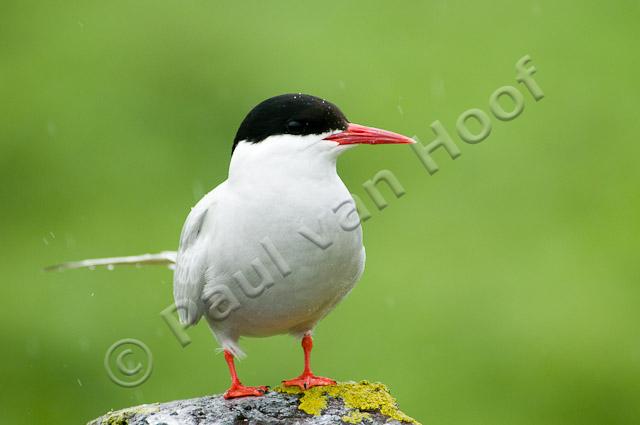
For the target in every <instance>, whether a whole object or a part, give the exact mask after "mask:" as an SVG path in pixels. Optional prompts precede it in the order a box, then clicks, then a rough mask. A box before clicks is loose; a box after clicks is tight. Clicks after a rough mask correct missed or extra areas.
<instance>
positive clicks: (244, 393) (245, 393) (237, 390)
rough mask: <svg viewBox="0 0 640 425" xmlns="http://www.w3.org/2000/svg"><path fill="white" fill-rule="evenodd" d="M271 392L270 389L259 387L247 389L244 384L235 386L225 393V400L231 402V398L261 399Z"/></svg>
mask: <svg viewBox="0 0 640 425" xmlns="http://www.w3.org/2000/svg"><path fill="white" fill-rule="evenodd" d="M268 390H269V387H265V386H258V387H247V386H244V385H242V384H233V385H231V387H229V389H228V390H227V392H225V393H224V398H225V399H227V400H229V399H230V398H238V397H250V396H254V397H260V396H263V395H264V393H266V392H267V391H268Z"/></svg>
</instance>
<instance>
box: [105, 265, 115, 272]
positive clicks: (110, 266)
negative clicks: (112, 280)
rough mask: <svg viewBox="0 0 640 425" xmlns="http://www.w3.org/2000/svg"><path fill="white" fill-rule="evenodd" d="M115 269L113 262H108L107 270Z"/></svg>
mask: <svg viewBox="0 0 640 425" xmlns="http://www.w3.org/2000/svg"><path fill="white" fill-rule="evenodd" d="M113 269H115V266H114V265H113V264H107V270H109V271H111V270H113Z"/></svg>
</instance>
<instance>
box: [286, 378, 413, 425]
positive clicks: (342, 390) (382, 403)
mask: <svg viewBox="0 0 640 425" xmlns="http://www.w3.org/2000/svg"><path fill="white" fill-rule="evenodd" d="M275 391H278V392H282V393H287V394H302V397H301V398H300V404H299V406H298V408H299V409H300V410H303V411H304V412H306V413H309V414H310V415H315V416H318V415H320V414H321V413H322V411H323V410H324V409H325V408H326V407H327V397H333V398H337V399H341V400H342V401H343V402H344V405H345V406H346V407H347V408H349V409H353V414H350V415H348V417H349V420H350V421H351V422H348V421H346V420H345V421H344V422H348V423H361V422H362V421H363V420H364V419H366V418H365V417H364V415H358V414H357V413H358V412H359V413H367V412H368V411H377V412H380V413H381V414H382V415H384V416H386V417H388V418H390V419H395V420H397V421H400V422H406V423H413V424H419V423H418V422H417V421H416V420H415V419H413V418H411V417H409V416H407V415H406V414H404V413H403V412H402V411H401V410H400V409H398V405H397V404H396V400H395V398H393V397H392V396H391V394H390V393H389V389H388V388H387V386H386V385H384V384H381V383H371V382H368V381H360V382H357V383H356V382H341V383H338V384H337V385H331V386H323V387H313V388H310V389H308V390H305V391H303V390H301V389H299V388H298V387H283V386H279V387H276V388H275ZM356 418H360V420H359V421H358V422H353V420H355V419H356Z"/></svg>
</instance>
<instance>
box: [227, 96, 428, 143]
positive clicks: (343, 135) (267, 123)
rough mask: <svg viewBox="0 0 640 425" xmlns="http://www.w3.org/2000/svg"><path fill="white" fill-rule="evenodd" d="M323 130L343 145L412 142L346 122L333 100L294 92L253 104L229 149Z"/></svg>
mask: <svg viewBox="0 0 640 425" xmlns="http://www.w3.org/2000/svg"><path fill="white" fill-rule="evenodd" d="M324 133H332V134H331V135H330V136H328V137H326V138H325V139H326V140H331V141H334V142H337V143H338V144H342V145H351V144H359V143H368V144H387V143H395V144H397V143H403V144H406V143H415V142H414V141H413V140H412V139H410V138H408V137H405V136H402V135H400V134H396V133H392V132H390V131H386V130H380V129H377V128H373V127H365V126H362V125H358V124H352V123H349V121H348V120H347V118H346V117H345V116H344V114H343V113H342V111H340V109H339V108H338V107H337V106H336V105H334V104H333V103H331V102H328V101H326V100H324V99H321V98H319V97H316V96H311V95H308V94H302V93H295V94H283V95H280V96H275V97H272V98H269V99H267V100H265V101H263V102H261V103H259V104H258V105H257V106H256V107H254V108H253V109H252V110H251V112H249V114H247V116H246V117H245V119H244V120H243V121H242V124H240V128H238V132H237V133H236V137H235V139H234V140H233V149H232V152H233V150H235V148H236V146H237V145H238V143H240V142H241V141H246V142H249V143H259V142H262V141H263V140H265V139H267V138H268V137H270V136H275V135H282V134H291V135H299V136H307V135H311V134H324Z"/></svg>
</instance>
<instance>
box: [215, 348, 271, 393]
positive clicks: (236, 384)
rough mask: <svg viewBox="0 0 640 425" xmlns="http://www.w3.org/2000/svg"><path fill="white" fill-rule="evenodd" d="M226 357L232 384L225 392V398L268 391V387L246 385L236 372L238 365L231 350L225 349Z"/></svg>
mask: <svg viewBox="0 0 640 425" xmlns="http://www.w3.org/2000/svg"><path fill="white" fill-rule="evenodd" d="M224 359H225V360H226V361H227V365H228V366H229V373H230V374H231V386H230V387H229V389H228V390H227V392H226V393H224V398H226V399H230V398H236V397H246V396H250V395H253V396H261V395H264V393H265V392H266V391H267V389H268V387H245V386H244V385H242V383H241V382H240V379H238V374H237V373H236V365H235V364H234V363H233V354H231V353H230V352H229V351H227V350H224Z"/></svg>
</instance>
